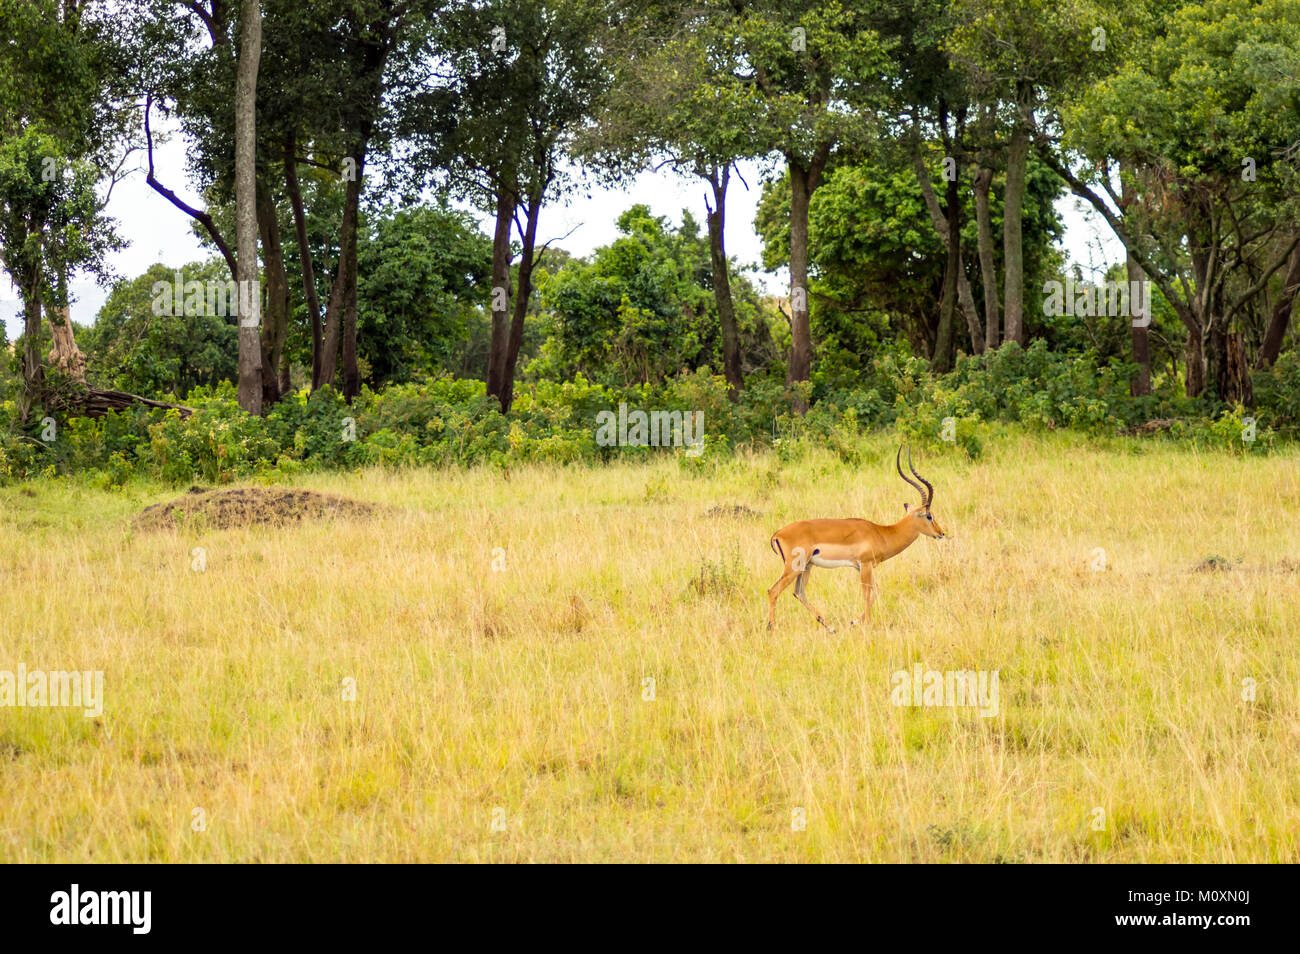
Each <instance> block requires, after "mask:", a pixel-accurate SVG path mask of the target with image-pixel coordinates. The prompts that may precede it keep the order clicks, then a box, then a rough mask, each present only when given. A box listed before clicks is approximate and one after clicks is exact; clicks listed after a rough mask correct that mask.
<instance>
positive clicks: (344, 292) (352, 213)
mask: <svg viewBox="0 0 1300 954" xmlns="http://www.w3.org/2000/svg"><path fill="white" fill-rule="evenodd" d="M358 164H359V163H358ZM360 189H361V185H360V171H359V170H358V171H357V174H356V177H355V178H353V179H350V180H348V182H347V183H346V188H345V190H344V199H343V222H342V224H341V225H340V227H339V261H338V267H337V270H336V271H335V273H334V281H333V282H332V283H331V284H330V299H329V303H328V304H327V305H326V307H325V329H324V333H323V339H322V342H321V352H320V354H321V360H320V377H319V379H317V380H316V381H313V382H312V388H313V389H315V388H321V387H324V386H325V385H327V384H328V385H330V386H331V387H332V386H333V385H334V375H335V373H336V372H337V371H338V366H339V365H338V362H339V341H340V340H341V339H342V337H343V312H344V311H345V310H346V307H347V296H348V286H349V283H350V282H352V281H353V280H354V279H353V276H352V275H351V274H350V273H351V270H352V268H353V267H354V266H355V263H356V259H355V258H354V257H353V256H352V255H351V254H349V252H348V249H349V248H351V249H355V248H356V240H357V206H358V204H359V203H358V200H359V197H360Z"/></svg>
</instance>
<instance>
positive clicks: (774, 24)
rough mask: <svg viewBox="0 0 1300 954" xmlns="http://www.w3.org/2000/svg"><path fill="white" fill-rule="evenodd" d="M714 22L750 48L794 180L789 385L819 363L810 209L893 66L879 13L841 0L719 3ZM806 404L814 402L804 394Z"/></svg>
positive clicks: (774, 134) (858, 135)
mask: <svg viewBox="0 0 1300 954" xmlns="http://www.w3.org/2000/svg"><path fill="white" fill-rule="evenodd" d="M718 7H719V8H721V9H719V10H718V12H717V14H716V17H715V20H716V23H715V26H714V27H713V29H715V30H718V31H719V32H720V33H722V34H723V35H724V36H725V37H726V40H725V42H728V43H733V42H734V43H735V44H736V45H738V46H739V48H740V49H741V50H742V51H743V57H742V62H743V64H744V66H743V69H742V72H741V73H740V77H741V78H742V79H744V80H746V81H748V82H749V83H751V84H752V85H753V88H754V90H755V91H756V92H757V94H758V99H757V101H758V102H759V103H760V104H761V110H760V112H759V115H758V117H757V128H758V130H759V137H760V138H759V145H760V147H761V149H762V151H763V152H773V151H774V152H778V153H780V154H781V155H782V156H783V157H784V158H785V161H786V167H787V172H788V176H789V182H790V261H789V264H790V333H791V345H790V361H789V366H788V368H787V374H786V380H787V383H788V384H790V385H795V384H798V383H799V382H803V381H807V380H808V378H809V375H810V372H811V366H812V337H811V331H810V324H809V298H808V214H809V207H810V204H811V201H812V197H813V193H814V192H815V191H816V190H817V187H818V186H820V185H821V183H822V175H823V173H824V172H825V170H826V166H827V163H828V162H829V161H830V159H831V156H832V154H833V153H834V152H835V150H836V149H837V148H845V147H847V146H849V145H851V144H853V143H855V142H858V141H861V140H863V139H865V138H868V137H869V136H870V135H871V134H872V132H873V131H874V113H875V109H876V107H877V106H878V105H879V103H880V90H879V85H880V82H881V80H880V77H881V76H882V74H884V73H885V71H886V66H887V62H886V60H885V56H884V52H883V48H882V44H881V42H880V38H879V37H878V35H877V34H876V32H875V30H873V29H872V26H871V11H868V10H865V9H863V8H862V7H861V6H860V5H853V6H845V5H844V4H841V3H840V2H839V0H828V2H819V0H810V2H800V3H795V4H793V5H791V4H788V3H776V2H764V3H759V4H755V5H752V6H750V5H747V6H744V7H739V6H734V7H733V6H732V5H729V4H728V5H723V4H718ZM794 404H795V407H796V409H798V410H801V411H802V410H804V409H806V407H807V404H806V401H805V400H804V399H803V398H802V397H796V398H795V401H794Z"/></svg>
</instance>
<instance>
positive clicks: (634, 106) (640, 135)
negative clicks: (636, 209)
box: [581, 4, 761, 400]
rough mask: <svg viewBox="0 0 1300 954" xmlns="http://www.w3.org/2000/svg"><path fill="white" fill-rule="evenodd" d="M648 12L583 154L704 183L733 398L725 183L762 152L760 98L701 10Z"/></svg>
mask: <svg viewBox="0 0 1300 954" xmlns="http://www.w3.org/2000/svg"><path fill="white" fill-rule="evenodd" d="M655 13H656V16H652V17H647V18H646V20H645V21H644V22H641V23H638V24H637V29H636V30H635V31H632V32H633V35H634V36H635V37H636V38H637V41H638V42H636V44H635V46H634V47H633V48H632V49H630V50H628V51H626V52H625V53H624V54H623V55H621V56H619V57H615V58H612V60H613V62H614V63H615V65H616V67H618V68H619V72H618V75H617V77H616V79H615V81H614V82H613V83H611V84H610V88H609V91H608V93H607V95H606V97H605V99H604V101H603V102H602V103H601V104H600V108H599V111H598V116H597V119H596V123H595V125H594V127H593V129H592V130H591V133H590V135H588V136H587V137H586V139H585V140H582V141H581V150H582V152H583V153H585V154H587V155H594V156H595V157H596V158H597V160H598V161H602V162H603V163H604V164H606V165H607V166H610V167H614V168H619V167H620V166H622V165H624V164H627V163H637V162H639V163H642V164H643V163H646V162H651V161H657V160H658V161H657V164H656V168H664V166H668V167H670V168H672V169H673V170H675V171H678V172H682V173H685V174H687V175H693V176H695V177H697V178H699V179H702V180H703V181H704V182H705V183H707V185H708V187H709V191H708V193H706V195H705V199H704V203H705V210H706V222H707V224H708V230H709V250H710V255H711V258H712V274H713V281H712V286H713V293H714V300H715V303H716V307H717V314H718V320H719V324H720V327H721V332H722V352H723V354H722V371H723V374H724V375H725V376H726V379H727V383H728V384H729V385H730V386H731V390H730V391H729V392H728V393H729V395H730V396H731V398H732V399H733V400H735V399H736V398H737V397H738V396H739V393H740V391H741V390H742V389H743V388H744V386H745V377H744V371H743V368H742V364H743V357H742V353H741V342H740V331H739V327H738V325H737V322H736V312H735V304H734V302H733V300H732V294H731V279H730V272H731V266H730V264H729V259H728V257H727V251H726V237H725V236H726V208H727V188H728V186H729V184H730V182H731V177H732V174H733V171H734V170H735V168H736V163H737V162H739V161H740V160H742V159H746V158H753V157H755V156H756V155H757V154H758V153H759V152H760V151H761V146H759V145H758V142H759V140H758V136H757V130H756V128H755V125H754V117H755V116H756V115H757V114H758V109H759V103H758V102H757V101H756V95H757V94H756V90H755V88H754V87H753V85H752V84H748V83H745V82H742V81H741V80H740V79H739V78H738V76H737V74H738V73H739V72H740V71H741V69H742V64H741V63H740V62H739V59H738V55H739V50H738V49H737V48H736V47H735V46H732V45H728V44H727V43H725V42H719V40H720V39H723V35H719V34H718V33H716V32H715V31H714V30H713V29H712V26H713V24H712V23H711V22H710V20H709V18H708V17H707V15H706V14H705V13H704V12H702V11H700V10H698V9H696V7H695V6H694V4H683V5H680V9H679V8H678V5H670V7H669V8H668V9H667V10H666V11H665V10H659V9H656V10H655ZM665 34H667V35H668V37H669V39H668V40H667V41H665V38H664V36H665Z"/></svg>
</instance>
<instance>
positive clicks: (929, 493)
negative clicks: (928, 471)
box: [907, 445, 934, 509]
mask: <svg viewBox="0 0 1300 954" xmlns="http://www.w3.org/2000/svg"><path fill="white" fill-rule="evenodd" d="M907 469H908V470H910V471H911V472H912V473H913V474H914V475H915V476H916V479H917V480H919V481H920V482H921V483H923V484H925V490H923V491H921V493H922V495H923V496H924V497H925V503H923V504H922V505H921V506H923V507H925V508H926V509H929V507H930V501H932V500H934V485H933V484H931V483H930V482H929V481H928V480H926V479H925V478H924V477H922V476H921V475H920V474H918V473H916V468H915V467H913V466H912V448H911V445H908V448H907ZM912 486H914V487H915V486H916V485H915V484H913V485H912ZM916 489H917V490H920V489H921V488H920V487H917V488H916Z"/></svg>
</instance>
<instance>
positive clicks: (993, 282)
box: [973, 165, 1002, 351]
mask: <svg viewBox="0 0 1300 954" xmlns="http://www.w3.org/2000/svg"><path fill="white" fill-rule="evenodd" d="M992 185H993V170H992V169H989V168H986V167H984V166H982V165H981V166H980V167H979V169H978V170H977V171H976V173H975V179H974V182H973V187H974V191H975V226H976V230H977V234H978V239H977V242H978V245H979V259H980V284H981V285H983V286H984V349H985V350H986V351H992V350H993V349H995V348H996V347H997V346H998V345H999V344H1000V343H1001V341H1000V338H1001V331H1002V317H1001V314H1000V313H1001V304H1000V303H999V301H998V275H997V271H996V269H995V267H994V264H993V219H992V217H991V216H990V215H989V190H990V189H991V187H992Z"/></svg>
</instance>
